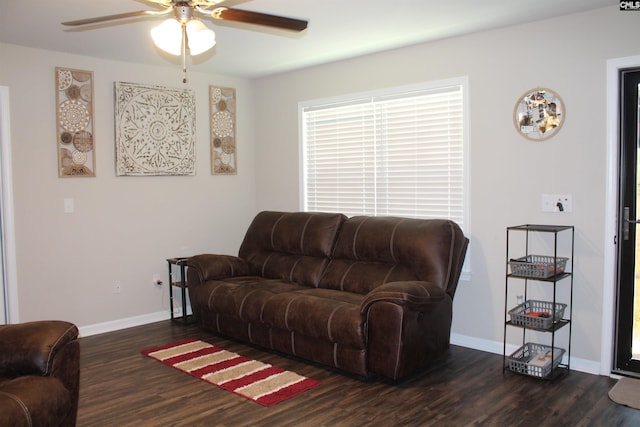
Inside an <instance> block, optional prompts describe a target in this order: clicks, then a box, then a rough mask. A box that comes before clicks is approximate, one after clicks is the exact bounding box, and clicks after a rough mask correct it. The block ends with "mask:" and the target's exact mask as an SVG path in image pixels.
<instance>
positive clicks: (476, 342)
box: [451, 334, 600, 375]
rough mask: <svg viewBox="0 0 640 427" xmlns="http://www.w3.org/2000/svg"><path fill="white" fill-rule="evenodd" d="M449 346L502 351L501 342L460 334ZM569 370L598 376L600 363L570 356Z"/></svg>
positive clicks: (512, 349)
mask: <svg viewBox="0 0 640 427" xmlns="http://www.w3.org/2000/svg"><path fill="white" fill-rule="evenodd" d="M451 344H453V345H459V346H461V347H467V348H472V349H474V350H480V351H486V352H488V353H494V354H500V355H502V351H503V350H504V344H503V343H502V341H490V340H484V339H480V338H475V337H470V336H467V335H460V334H451ZM517 349H518V346H516V345H513V344H507V348H506V353H507V354H511V353H513V352H515V351H516V350H517ZM565 359H566V355H565ZM566 362H567V361H566V360H564V363H566ZM571 369H572V370H575V371H579V372H584V373H587V374H592V375H600V363H599V362H597V361H595V360H587V359H580V358H577V357H575V356H572V357H571Z"/></svg>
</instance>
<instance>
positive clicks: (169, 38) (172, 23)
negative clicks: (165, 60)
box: [151, 19, 182, 56]
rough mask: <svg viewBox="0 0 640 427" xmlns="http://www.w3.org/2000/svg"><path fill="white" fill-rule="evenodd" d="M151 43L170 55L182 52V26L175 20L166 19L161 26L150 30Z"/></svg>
mask: <svg viewBox="0 0 640 427" xmlns="http://www.w3.org/2000/svg"><path fill="white" fill-rule="evenodd" d="M151 38H152V39H153V43H154V44H155V45H156V46H157V47H158V48H160V49H162V50H164V51H165V52H167V53H170V54H171V55H176V56H178V55H180V53H181V52H182V26H181V25H180V23H179V22H178V21H177V20H175V19H167V20H165V21H164V22H163V23H162V24H160V25H158V26H157V27H154V28H152V29H151Z"/></svg>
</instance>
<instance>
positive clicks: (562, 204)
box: [542, 194, 573, 212]
mask: <svg viewBox="0 0 640 427" xmlns="http://www.w3.org/2000/svg"><path fill="white" fill-rule="evenodd" d="M542 212H573V196H572V195H571V194H543V195H542Z"/></svg>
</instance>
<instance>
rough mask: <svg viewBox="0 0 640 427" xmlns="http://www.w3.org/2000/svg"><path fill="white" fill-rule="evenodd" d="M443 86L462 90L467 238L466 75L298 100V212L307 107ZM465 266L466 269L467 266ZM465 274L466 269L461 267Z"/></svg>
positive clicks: (466, 225) (466, 229)
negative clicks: (457, 87) (458, 87)
mask: <svg viewBox="0 0 640 427" xmlns="http://www.w3.org/2000/svg"><path fill="white" fill-rule="evenodd" d="M447 86H460V87H461V89H462V114H463V122H462V131H463V137H462V149H463V155H462V156H463V157H462V162H463V172H462V185H463V189H462V191H463V195H462V203H463V209H462V217H463V223H462V224H461V228H462V231H463V232H464V233H465V235H467V236H468V235H469V233H470V229H471V227H470V226H471V224H470V205H469V203H470V197H469V195H470V179H469V176H470V170H471V167H470V164H469V158H470V156H469V148H470V144H469V133H470V132H469V130H470V125H469V124H470V118H469V116H470V114H469V110H470V108H469V106H470V95H469V94H470V90H469V78H468V77H467V76H463V77H456V78H451V79H443V80H435V81H428V82H423V83H418V84H413V85H405V86H397V87H392V88H386V89H380V90H373V91H366V92H358V93H348V94H344V95H338V96H332V97H327V98H318V99H311V100H307V101H301V102H299V103H298V132H299V139H298V141H299V155H300V159H299V183H300V188H299V191H300V209H301V210H305V209H306V189H307V177H306V173H305V171H306V169H307V163H306V159H307V147H306V144H305V135H304V132H305V123H304V110H305V109H307V108H312V107H316V106H320V105H327V104H337V105H339V104H346V103H349V102H354V101H356V100H361V99H364V98H374V97H389V96H394V95H401V94H404V93H410V92H416V91H429V90H435V89H438V88H443V87H447ZM467 267H468V266H467ZM465 270H467V271H468V268H465Z"/></svg>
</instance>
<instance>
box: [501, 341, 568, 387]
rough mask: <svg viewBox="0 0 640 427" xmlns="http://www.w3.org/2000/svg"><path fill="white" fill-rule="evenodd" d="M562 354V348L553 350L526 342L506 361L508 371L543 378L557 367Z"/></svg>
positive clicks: (563, 351)
mask: <svg viewBox="0 0 640 427" xmlns="http://www.w3.org/2000/svg"><path fill="white" fill-rule="evenodd" d="M564 353H565V350H564V349H563V348H557V347H556V348H555V349H554V348H552V347H549V346H546V345H542V344H536V343H531V342H528V343H526V344H525V345H523V346H522V347H520V348H519V349H518V350H516V351H515V352H514V353H512V354H511V355H510V356H509V357H508V358H507V359H508V360H509V369H510V370H511V371H512V372H516V373H519V374H524V375H529V376H532V377H537V378H545V377H547V376H549V374H551V371H552V370H553V369H555V368H557V367H558V365H559V364H560V362H561V361H562V356H563V355H564Z"/></svg>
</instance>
